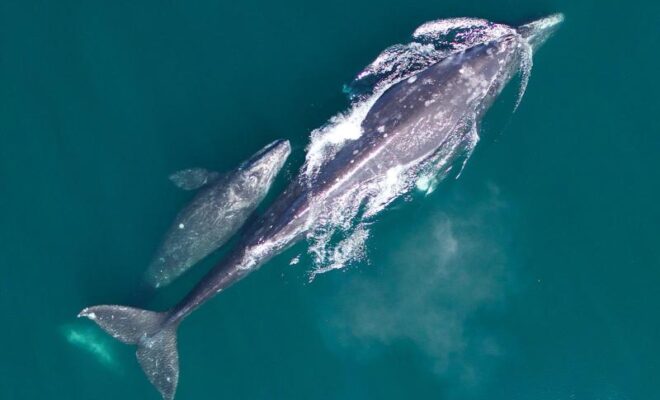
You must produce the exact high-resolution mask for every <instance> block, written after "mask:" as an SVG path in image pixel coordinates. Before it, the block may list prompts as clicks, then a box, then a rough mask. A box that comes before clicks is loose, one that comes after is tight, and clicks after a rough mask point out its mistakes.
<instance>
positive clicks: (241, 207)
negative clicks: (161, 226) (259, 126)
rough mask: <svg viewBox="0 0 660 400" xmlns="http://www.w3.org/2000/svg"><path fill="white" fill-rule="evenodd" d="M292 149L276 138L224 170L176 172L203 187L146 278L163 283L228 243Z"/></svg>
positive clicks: (179, 181)
mask: <svg viewBox="0 0 660 400" xmlns="http://www.w3.org/2000/svg"><path fill="white" fill-rule="evenodd" d="M290 153H291V145H290V144H289V141H288V140H277V141H275V142H273V143H270V144H269V145H267V146H266V147H264V148H263V149H261V150H260V151H259V152H258V153H256V154H255V155H253V156H252V157H251V158H250V159H248V160H247V161H245V162H243V163H242V164H241V165H240V166H239V167H238V168H237V169H236V170H234V171H231V172H229V173H227V174H224V175H222V174H218V173H215V172H209V171H206V170H203V169H200V168H196V169H189V170H184V171H179V172H177V173H175V174H173V175H172V176H171V177H170V180H172V181H173V182H174V183H175V184H176V185H177V186H179V187H180V188H182V189H185V190H194V189H199V192H198V193H197V195H196V196H195V198H194V199H193V200H192V201H191V202H190V203H189V204H188V205H186V207H184V208H183V209H182V210H181V211H180V212H179V214H178V215H177V216H176V218H175V220H174V222H173V223H172V225H171V227H170V228H169V230H168V231H167V233H166V235H165V237H164V239H163V241H162V243H161V244H160V246H159V248H158V250H157V251H156V254H155V256H154V258H153V261H152V262H151V264H150V265H149V268H148V269H147V272H146V275H145V279H146V281H147V282H148V283H149V284H150V285H151V286H153V287H156V288H157V287H160V286H165V285H167V284H169V283H170V282H172V281H173V280H174V279H176V278H177V277H179V276H180V275H181V274H183V273H184V272H185V271H187V270H188V269H189V268H190V267H191V266H192V265H194V264H195V263H197V262H198V261H199V260H201V259H202V258H204V257H206V256H207V255H209V254H211V253H212V252H213V251H214V250H216V249H218V248H219V247H220V246H222V245H223V244H225V243H226V242H227V241H228V240H229V239H230V238H231V237H232V236H233V235H234V234H235V233H236V232H237V231H238V230H239V229H240V227H241V226H242V225H243V224H244V223H245V221H246V220H247V219H248V217H249V216H250V215H251V214H252V213H253V211H254V210H255V209H256V208H257V206H258V205H259V203H261V201H262V200H263V199H264V197H265V196H266V194H267V193H268V190H269V189H270V187H271V185H272V183H273V181H274V180H275V177H276V176H277V174H278V172H279V171H280V169H282V166H283V165H284V163H285V161H286V159H287V157H288V156H289V154H290Z"/></svg>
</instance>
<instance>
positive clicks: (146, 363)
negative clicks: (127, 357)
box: [78, 306, 179, 400]
mask: <svg viewBox="0 0 660 400" xmlns="http://www.w3.org/2000/svg"><path fill="white" fill-rule="evenodd" d="M167 316H168V314H167V313H159V312H154V311H147V310H141V309H139V308H132V307H124V306H94V307H88V308H85V309H84V310H82V311H81V312H80V314H78V317H87V318H89V319H91V320H92V321H94V322H96V323H97V324H98V325H99V326H100V327H101V328H102V329H103V330H105V331H106V332H108V333H109V334H110V335H112V336H113V337H114V338H115V339H117V340H120V341H122V342H124V343H126V344H134V345H137V351H136V355H137V359H138V361H139V362H140V365H141V366H142V369H143V370H144V372H145V374H147V377H148V378H149V381H150V382H151V383H152V384H153V385H154V386H155V387H156V389H158V391H159V392H160V394H161V395H162V396H163V398H164V399H165V400H171V399H173V398H174V393H175V392H176V386H177V382H178V380H179V355H178V352H177V348H176V328H177V326H169V325H164V324H163V323H164V322H165V319H166V318H167Z"/></svg>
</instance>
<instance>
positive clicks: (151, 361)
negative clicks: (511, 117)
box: [79, 15, 562, 399]
mask: <svg viewBox="0 0 660 400" xmlns="http://www.w3.org/2000/svg"><path fill="white" fill-rule="evenodd" d="M561 20H562V17H561V15H553V16H550V17H547V18H544V19H542V20H538V21H534V22H532V23H530V24H527V25H524V26H522V27H519V28H508V29H505V30H504V31H503V32H502V34H501V36H498V37H496V38H494V39H492V38H490V39H488V40H487V41H485V42H483V43H478V44H475V45H473V46H471V47H469V48H467V49H465V50H462V51H458V52H454V53H451V54H449V55H448V56H447V57H445V58H443V59H442V60H440V61H438V62H436V63H434V64H432V65H430V66H428V67H426V68H424V69H422V70H420V71H418V72H417V73H416V74H415V75H413V76H410V77H406V78H405V79H403V80H400V81H398V82H396V83H394V84H392V85H391V86H389V87H388V88H387V89H386V90H384V92H382V94H380V96H379V97H378V98H377V100H376V101H375V102H374V103H373V105H371V107H370V109H369V111H368V113H367V114H366V116H365V117H364V119H363V120H362V122H361V135H360V136H359V137H358V138H357V139H354V140H351V141H348V142H346V143H345V144H344V145H343V147H342V148H341V149H340V150H339V151H338V152H337V153H336V154H334V157H332V158H331V159H329V160H327V161H326V162H323V163H321V164H320V165H317V166H316V167H317V168H316V170H315V171H314V173H312V174H309V173H308V172H309V171H306V170H305V168H303V170H302V171H301V173H300V175H299V176H298V177H297V178H296V179H294V180H293V182H292V183H291V184H290V185H289V187H288V188H287V189H286V190H285V191H284V193H283V194H282V195H281V196H280V197H279V198H278V199H277V200H276V201H275V202H274V203H273V205H272V206H271V207H270V208H269V209H268V210H267V211H266V212H265V214H264V216H263V217H262V218H261V219H259V220H258V221H256V222H255V223H253V224H252V225H251V226H250V227H249V228H248V229H247V230H246V233H245V235H244V236H243V238H242V239H241V241H240V242H239V243H238V245H237V246H236V247H235V248H234V249H233V251H232V252H231V253H230V254H229V255H228V256H227V257H226V258H225V259H224V260H223V261H221V262H220V263H219V264H218V265H217V266H216V267H214V268H213V269H212V270H211V271H210V272H209V273H208V274H207V275H206V276H205V277H204V278H203V279H202V280H201V281H200V282H199V283H198V284H197V286H195V287H194V288H193V289H192V290H191V292H190V293H189V294H188V295H187V296H186V297H185V298H184V299H183V300H182V301H181V302H180V303H178V304H177V305H176V306H174V307H173V308H172V309H170V310H168V311H165V312H152V311H146V310H141V309H137V308H132V307H124V306H117V305H101V306H94V307H89V308H86V309H84V310H82V311H81V312H80V314H79V316H80V317H87V318H89V319H91V320H93V321H95V322H96V323H97V324H98V325H99V326H100V327H101V328H103V329H104V330H105V331H107V332H108V333H110V334H111V335H112V336H114V337H115V338H117V339H118V340H120V341H122V342H124V343H129V344H135V345H137V358H138V360H139V362H140V364H141V366H142V368H143V370H144V371H145V373H146V374H147V376H148V378H149V380H150V381H151V383H152V384H153V385H155V386H156V388H157V389H158V390H159V391H160V393H161V395H162V396H163V398H165V399H172V398H173V397H174V394H175V391H176V387H177V382H178V377H179V368H178V354H177V350H176V330H177V327H178V326H179V323H180V322H181V321H182V320H183V319H184V318H185V317H186V316H188V315H189V314H190V313H191V312H192V311H194V310H195V309H196V308H197V307H199V306H200V305H201V304H203V303H204V302H206V301H207V300H208V299H210V298H211V297H213V296H214V295H215V294H217V293H218V292H220V291H222V290H224V289H226V288H228V287H229V286H231V285H232V284H234V283H236V282H237V281H238V280H240V279H241V278H244V277H245V276H247V275H248V274H250V273H251V272H253V271H255V270H256V269H257V268H259V267H260V266H261V265H263V264H264V263H265V262H267V261H268V260H269V259H270V258H272V257H273V256H275V255H277V254H279V253H280V252H282V251H283V250H284V249H286V248H287V247H289V246H291V245H292V244H293V243H295V242H297V241H299V240H300V239H301V238H303V237H304V235H305V234H306V233H308V232H310V230H312V229H314V226H315V224H317V221H318V219H319V218H321V219H322V218H323V211H324V210H331V209H333V208H335V207H336V206H337V205H340V204H342V201H343V199H345V198H347V197H352V196H354V194H355V193H357V192H356V188H365V187H368V186H369V185H370V184H372V183H374V182H376V183H384V184H386V185H387V184H389V183H390V182H389V181H390V180H391V179H390V178H391V177H392V176H396V175H400V174H401V171H402V170H403V171H408V170H412V171H419V166H420V165H425V164H428V163H433V162H435V161H437V159H438V154H442V159H443V160H447V159H452V156H453V153H454V152H455V151H456V150H455V149H457V148H456V147H455V146H450V144H451V143H454V142H455V140H456V138H458V140H459V141H460V140H462V138H465V137H469V136H470V135H472V134H474V132H475V129H476V124H477V122H478V121H479V119H480V118H481V116H482V115H483V114H484V112H485V111H486V110H487V109H488V108H489V106H490V105H491V103H492V102H493V100H494V98H495V97H496V96H497V95H498V94H499V93H500V92H501V90H502V88H503V87H504V85H505V84H506V83H507V82H508V81H509V80H510V79H511V78H512V76H514V75H515V74H516V72H517V71H518V70H519V67H520V65H521V63H524V60H528V57H529V56H531V52H532V51H533V50H534V49H535V48H536V47H538V46H539V45H540V44H541V43H542V42H543V41H544V40H545V39H546V38H547V37H548V35H549V34H550V33H551V32H552V31H554V29H555V28H556V27H557V26H558V24H559V23H560V22H561ZM450 142H451V143H450ZM446 148H451V149H452V151H450V152H449V153H452V154H446V152H444V149H446ZM365 185H366V186H365ZM377 186H378V185H377ZM319 210H320V212H319Z"/></svg>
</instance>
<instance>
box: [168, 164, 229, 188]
mask: <svg viewBox="0 0 660 400" xmlns="http://www.w3.org/2000/svg"><path fill="white" fill-rule="evenodd" d="M219 177H220V174H219V173H218V172H214V171H208V170H206V169H204V168H190V169H184V170H181V171H178V172H175V173H173V174H172V175H170V176H169V179H170V180H171V181H172V183H174V184H175V185H176V186H177V187H178V188H181V189H183V190H195V189H199V188H201V187H203V186H206V185H208V184H209V183H211V182H214V181H215V180H217V179H218V178H219Z"/></svg>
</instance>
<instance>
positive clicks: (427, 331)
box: [0, 0, 660, 400]
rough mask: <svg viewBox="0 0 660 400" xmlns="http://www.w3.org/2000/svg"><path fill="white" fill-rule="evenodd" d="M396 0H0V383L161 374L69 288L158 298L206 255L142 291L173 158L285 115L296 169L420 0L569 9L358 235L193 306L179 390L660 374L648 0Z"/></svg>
mask: <svg viewBox="0 0 660 400" xmlns="http://www.w3.org/2000/svg"><path fill="white" fill-rule="evenodd" d="M409 3H410V2H403V1H401V2H395V1H380V2H373V1H360V0H354V1H350V2H343V1H336V2H326V3H315V2H302V1H299V2H288V3H281V2H266V1H247V2H241V3H238V2H208V1H204V2H194V4H185V3H184V2H142V4H140V5H135V4H133V2H121V1H120V2H112V4H110V3H108V4H106V5H100V4H97V3H95V2H67V1H61V2H51V3H49V2H36V1H34V2H20V3H19V2H15V3H14V2H2V3H0V49H1V50H2V51H1V53H0V94H1V95H0V104H1V107H0V183H1V185H2V186H1V187H2V196H0V206H1V209H2V214H1V215H2V220H1V223H0V226H1V228H0V243H1V248H0V249H1V250H2V251H0V268H1V271H2V279H0V310H1V311H2V313H3V316H4V318H5V320H4V321H3V323H2V333H0V340H1V343H2V344H1V347H0V348H2V351H1V352H0V398H2V399H45V398H48V399H53V398H55V399H58V398H62V399H117V398H121V399H157V398H158V394H157V392H156V391H155V390H154V389H153V388H152V387H151V386H150V384H149V383H148V381H147V380H146V378H145V377H144V376H143V373H142V372H141V371H140V369H139V366H138V364H137V362H136V361H135V357H134V356H133V354H132V353H133V349H131V348H129V347H128V346H124V345H121V344H119V343H118V342H115V341H113V340H112V339H111V338H109V337H107V336H106V335H105V334H103V333H102V332H101V331H100V330H99V329H97V328H96V327H94V326H93V325H92V324H91V323H90V322H89V321H80V320H76V319H75V315H76V314H77V312H78V311H79V310H80V309H81V308H82V307H84V306H87V305H91V304H98V303H109V302H110V303H115V302H117V303H128V304H139V305H147V306H149V307H150V308H163V307H165V306H169V305H171V304H172V303H174V302H175V301H177V300H178V299H179V298H180V297H181V296H182V295H183V294H184V293H185V292H186V290H187V289H188V288H189V287H190V286H191V285H192V284H193V283H194V282H195V281H196V280H197V279H198V278H199V277H200V276H201V273H203V271H204V270H205V269H208V268H209V267H210V266H211V265H212V264H213V261H215V260H217V259H218V258H219V256H220V255H219V254H217V255H215V256H214V257H212V259H210V260H207V261H206V262H204V263H203V264H202V265H201V266H200V267H198V268H197V269H196V271H195V272H194V273H192V274H189V275H188V276H186V277H185V279H183V280H182V281H181V282H178V283H177V284H176V285H174V286H173V287H171V288H168V289H166V290H164V291H162V292H160V293H159V294H158V295H157V296H156V297H155V298H153V299H145V298H144V296H142V295H141V294H140V293H139V291H138V289H137V287H138V282H139V279H140V277H141V275H142V273H143V271H144V269H145V268H146V266H147V264H148V262H149V260H150V257H151V256H152V254H153V251H154V250H155V248H156V246H157V244H158V242H159V240H160V236H161V234H162V233H163V232H164V231H165V229H166V228H167V226H168V224H169V222H170V220H171V218H172V217H173V216H174V214H175V213H176V212H177V210H178V209H179V208H180V207H181V206H182V205H183V204H185V203H186V201H187V200H188V199H189V198H190V194H189V193H185V192H181V191H179V190H177V189H176V188H174V187H173V185H171V184H170V182H169V181H168V180H167V179H166V177H167V176H168V175H169V174H170V173H171V172H173V171H175V170H178V169H181V168H186V167H191V166H205V167H208V168H213V169H216V170H227V169H230V168H232V167H234V166H236V165H237V164H238V163H239V162H240V161H242V160H243V159H244V158H246V157H248V156H249V155H251V154H252V153H254V152H255V151H256V150H257V149H258V148H260V147H261V146H262V145H264V144H265V143H267V142H269V141H272V140H273V139H276V138H280V137H285V138H289V139H290V140H291V141H292V143H293V146H294V155H293V156H292V160H291V166H290V167H289V175H290V174H292V173H294V172H295V170H296V167H297V166H298V165H300V163H301V161H302V158H303V149H304V146H305V145H306V143H307V138H308V136H309V132H310V131H311V130H312V129H314V128H316V127H318V126H320V125H322V124H323V123H324V122H325V121H326V120H327V119H328V118H329V117H330V116H332V115H333V114H335V113H336V112H338V111H340V110H342V109H344V108H346V107H347V102H346V100H345V96H344V95H343V94H342V93H341V87H342V84H344V83H347V82H348V81H350V79H351V78H352V76H353V75H354V74H355V73H356V72H358V71H359V70H360V68H362V67H363V66H364V65H366V64H367V63H368V62H370V61H371V60H372V59H373V57H375V56H376V55H377V54H378V53H379V52H380V51H381V50H382V49H383V48H385V47H387V46H389V45H391V44H394V43H399V42H405V41H407V40H408V36H409V34H410V33H411V32H412V31H413V30H414V28H415V27H417V26H418V25H420V24H421V23H423V22H425V21H428V20H431V19H436V18H446V17H454V16H472V17H483V18H488V19H491V20H495V21H498V22H505V23H510V24H517V23H522V22H526V21H528V20H530V19H533V18H537V17H540V16H543V15H545V14H548V13H552V12H557V11H561V12H563V13H565V15H566V22H565V23H564V25H563V26H562V28H561V30H560V31H559V32H558V33H557V35H556V36H555V37H553V38H552V39H551V40H550V41H548V43H547V44H546V45H545V46H544V48H542V49H541V50H540V51H539V53H538V55H537V57H536V58H535V65H534V70H533V72H532V77H531V81H530V84H529V87H528V90H527V93H526V95H525V98H524V100H523V102H522V104H521V106H520V108H519V109H518V111H517V112H516V113H515V114H514V115H513V116H511V114H510V111H511V104H512V102H513V101H514V100H515V88H510V90H508V91H507V92H506V93H505V94H504V96H503V98H502V100H501V101H500V102H499V103H497V104H496V106H495V108H494V109H493V110H492V112H491V113H490V114H489V115H488V117H487V119H486V120H485V121H484V124H483V132H482V137H483V140H482V142H481V143H480V145H479V146H478V147H477V149H476V151H475V153H474V155H473V157H472V159H471V160H470V162H469V163H468V165H467V167H466V169H465V171H464V172H463V174H462V176H461V178H460V179H458V180H450V181H447V182H444V183H443V184H442V185H440V187H439V188H438V190H436V191H435V192H434V193H433V194H432V195H430V196H428V197H426V198H421V196H415V199H414V200H413V201H411V202H400V203H397V204H396V205H395V206H394V207H392V210H390V211H388V212H387V213H385V214H383V215H382V216H381V217H380V218H379V220H378V222H377V224H375V226H374V227H373V232H372V236H371V238H370V241H369V242H368V247H369V259H368V261H365V262H362V263H360V264H359V265H354V266H351V267H349V268H347V269H345V270H342V271H334V272H331V273H327V274H325V275H321V276H319V277H317V279H315V280H314V281H313V282H312V283H308V273H309V270H310V268H309V266H308V265H306V263H305V262H304V258H303V261H301V263H299V264H297V265H295V266H291V265H289V260H290V259H291V258H293V257H294V256H296V255H297V254H299V253H301V252H304V246H297V247H295V248H293V249H291V250H290V251H288V252H287V253H286V254H283V255H282V256H280V257H278V258H277V259H275V260H273V261H272V262H270V263H269V264H268V265H267V266H266V267H264V268H263V269H262V270H261V271H259V272H257V273H255V274H253V275H252V276H250V277H249V278H248V279H246V280H245V281H243V282H241V283H240V284H239V285H237V286H235V287H234V288H232V289H231V290H229V291H227V292H226V293H223V295H222V296H219V297H218V298H216V299H214V300H213V301H211V302H209V303H208V304H207V305H205V306H204V307H203V308H201V309H200V310H199V311H198V312H196V313H195V314H193V315H192V316H191V317H190V318H189V319H188V320H186V323H185V324H183V325H182V327H181V329H180V333H179V352H180V357H181V359H180V362H181V379H180V384H179V390H178V394H177V398H178V399H193V398H194V399H216V398H223V399H291V398H301V399H400V398H422V399H426V398H434V399H541V400H544V399H553V400H554V399H616V400H618V399H654V398H660V384H658V383H657V375H658V372H659V371H660V345H659V344H658V343H657V341H656V340H657V338H658V337H660V320H659V319H658V308H659V306H660V294H659V292H658V284H660V268H659V267H660V250H658V248H659V247H658V246H659V245H660V243H659V242H658V226H660V211H659V210H660V209H659V208H658V207H657V204H658V203H659V200H660V165H659V164H660V163H659V162H658V154H659V151H660V129H659V127H660V124H659V123H658V120H657V118H656V114H657V112H658V110H659V109H660V104H659V101H658V96H657V93H658V91H659V90H660V81H659V80H658V78H657V76H656V74H657V73H658V71H660V58H659V57H658V55H657V50H656V48H657V44H658V43H659V41H660V28H658V24H657V20H658V19H657V16H658V15H659V13H660V6H658V5H656V3H654V2H647V3H641V2H639V3H635V2H628V3H620V2H613V1H608V2H586V1H555V0H547V1H504V2H487V1H484V0H481V1H444V2H438V1H416V2H414V4H412V5H410V4H409ZM284 180H285V179H282V182H280V183H279V186H280V187H281V186H282V185H283V184H284Z"/></svg>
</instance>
